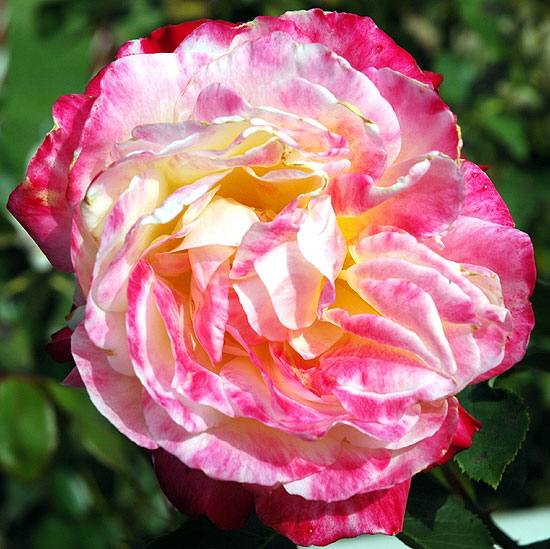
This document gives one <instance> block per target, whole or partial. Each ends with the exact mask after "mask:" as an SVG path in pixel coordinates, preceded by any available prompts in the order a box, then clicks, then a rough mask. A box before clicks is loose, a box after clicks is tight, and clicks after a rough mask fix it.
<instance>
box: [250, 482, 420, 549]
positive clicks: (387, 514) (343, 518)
mask: <svg viewBox="0 0 550 549" xmlns="http://www.w3.org/2000/svg"><path fill="white" fill-rule="evenodd" d="M409 484H410V481H405V482H403V483H401V484H398V485H396V486H394V487H392V488H390V489H388V490H379V491H375V492H367V493H366V494H357V495H356V496H354V497H352V498H350V499H347V500H344V501H336V502H333V503H326V502H324V501H307V500H305V499H303V498H301V497H300V496H292V495H289V494H287V493H286V492H285V490H284V488H282V487H281V488H279V489H277V490H276V491H274V492H272V493H271V494H268V495H258V496H256V512H257V514H258V517H259V518H260V520H261V521H262V522H264V523H265V524H267V525H268V526H271V527H272V528H274V529H275V530H277V531H278V532H280V533H281V534H283V535H285V536H287V537H288V538H290V539H291V540H292V541H294V542H295V543H297V544H299V545H312V544H315V545H321V546H324V545H328V544H330V543H332V542H333V541H336V540H338V539H340V538H344V537H350V538H352V537H355V536H358V535H360V534H364V533H369V534H379V533H381V534H388V535H395V534H397V533H398V532H400V531H401V529H402V527H403V518H404V515H405V507H406V504H407V496H408V493H409Z"/></svg>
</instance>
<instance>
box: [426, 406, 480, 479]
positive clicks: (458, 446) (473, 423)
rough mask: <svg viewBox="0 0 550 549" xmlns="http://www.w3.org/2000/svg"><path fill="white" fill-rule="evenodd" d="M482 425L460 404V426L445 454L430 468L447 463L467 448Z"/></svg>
mask: <svg viewBox="0 0 550 549" xmlns="http://www.w3.org/2000/svg"><path fill="white" fill-rule="evenodd" d="M481 427H482V425H481V423H480V422H479V421H478V420H477V419H476V418H474V417H472V416H471V415H470V414H469V413H468V412H467V411H466V410H465V409H464V408H463V407H462V406H458V426H457V428H456V432H455V434H454V436H453V440H452V441H451V446H450V448H449V450H448V451H447V452H446V453H445V455H444V456H443V457H442V458H441V459H440V460H439V461H437V462H436V463H434V464H432V465H431V466H430V467H429V468H428V469H432V468H433V467H439V466H440V465H443V464H445V463H447V462H448V461H449V460H450V459H452V458H453V457H454V456H455V455H456V454H458V452H462V451H463V450H467V449H468V448H469V447H470V446H471V445H472V441H473V438H474V435H475V434H476V432H477V431H479V429H481Z"/></svg>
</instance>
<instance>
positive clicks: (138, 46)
mask: <svg viewBox="0 0 550 549" xmlns="http://www.w3.org/2000/svg"><path fill="white" fill-rule="evenodd" d="M204 23H207V24H208V27H209V30H210V32H209V36H210V37H213V36H215V31H214V29H220V31H219V32H223V30H226V29H225V27H228V29H227V30H229V29H233V28H234V27H235V26H236V25H234V24H233V23H226V22H225V21H215V22H214V21H208V20H206V19H200V20H198V21H188V22H185V23H181V24H180V25H167V26H166V27H161V28H160V29H156V30H154V31H153V32H152V33H151V34H150V35H149V36H147V37H146V38H140V39H138V40H131V41H130V42H126V44H124V45H123V46H122V47H121V48H120V49H119V50H118V52H117V59H119V58H120V57H124V56H126V55H135V54H140V53H141V54H143V53H171V52H173V51H174V50H175V49H176V48H177V47H178V46H179V45H180V44H181V42H182V41H183V40H184V39H185V38H186V37H187V36H189V35H190V34H191V33H193V31H194V30H195V29H196V28H197V27H200V26H201V25H203V24H204Z"/></svg>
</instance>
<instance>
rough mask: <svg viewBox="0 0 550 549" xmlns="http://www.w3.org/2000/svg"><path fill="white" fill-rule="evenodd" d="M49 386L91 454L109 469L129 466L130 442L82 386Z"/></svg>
mask: <svg viewBox="0 0 550 549" xmlns="http://www.w3.org/2000/svg"><path fill="white" fill-rule="evenodd" d="M48 388H49V390H50V392H51V394H52V396H53V398H54V399H55V401H56V403H57V404H58V406H59V407H60V408H61V409H62V410H63V411H65V412H66V413H67V414H69V416H70V417H71V418H72V419H73V420H74V422H75V425H76V429H77V431H78V438H79V439H80V441H81V442H82V445H83V446H84V448H86V450H87V451H88V452H89V453H90V454H91V455H93V456H94V457H95V458H96V459H97V460H98V461H100V462H101V463H103V465H105V466H107V467H109V468H110V469H116V470H119V471H128V470H130V469H131V464H130V457H129V453H130V452H129V450H130V447H131V444H132V443H131V442H129V441H128V439H127V438H126V437H124V436H123V435H122V434H121V433H119V432H118V431H117V430H116V428H115V427H113V425H112V424H111V423H109V421H107V419H105V418H104V417H103V416H102V415H101V414H100V413H99V412H98V411H97V409H96V408H95V407H94V405H93V404H92V402H91V401H90V398H89V396H88V394H87V393H86V391H85V390H84V389H77V388H74V387H64V386H62V385H59V384H57V383H53V382H52V383H50V384H49V385H48Z"/></svg>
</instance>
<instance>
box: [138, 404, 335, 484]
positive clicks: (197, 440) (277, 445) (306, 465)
mask: <svg viewBox="0 0 550 549" xmlns="http://www.w3.org/2000/svg"><path fill="white" fill-rule="evenodd" d="M144 412H145V417H146V421H147V426H148V428H149V429H150V431H151V433H153V436H154V438H155V440H156V441H157V443H158V444H159V445H160V446H161V447H163V448H164V449H165V450H166V451H168V452H170V453H171V454H173V455H175V456H177V457H178V458H179V459H180V460H181V461H182V462H183V463H185V464H186V465H187V466H188V467H191V468H193V469H201V470H202V471H203V472H204V473H205V474H206V475H207V476H209V477H211V478H213V479H217V480H229V481H237V482H243V481H244V482H246V483H250V484H259V485H261V486H275V485H277V484H278V483H281V482H288V481H290V480H296V479H299V478H304V477H306V476H308V475H310V474H312V473H314V472H316V471H319V470H321V469H323V468H325V467H326V466H327V465H329V464H330V463H332V462H334V460H335V459H336V458H337V456H338V452H339V445H337V444H334V441H333V440H325V439H321V440H316V441H314V442H310V441H305V440H301V439H299V438H297V437H295V436H293V435H288V434H286V433H283V432H281V431H279V430H277V429H272V428H269V427H266V426H264V425H261V424H260V423H259V422H257V421H255V420H253V419H246V418H242V419H241V418H237V419H231V420H230V421H229V422H228V423H226V424H225V425H222V426H221V427H218V428H216V427H214V428H211V429H209V430H208V431H205V432H203V433H197V434H191V433H186V432H185V431H184V430H183V429H181V427H179V426H178V425H176V424H175V423H174V422H173V421H172V420H171V419H170V418H169V416H168V415H167V412H166V411H165V410H163V409H162V408H159V407H158V406H155V409H154V410H151V409H150V407H149V406H146V407H145V408H144ZM151 412H153V413H151Z"/></svg>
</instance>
